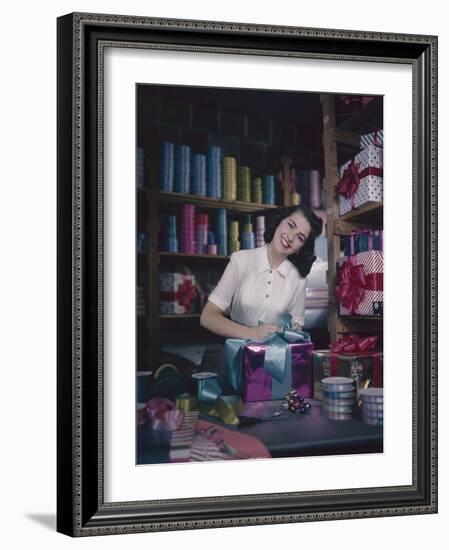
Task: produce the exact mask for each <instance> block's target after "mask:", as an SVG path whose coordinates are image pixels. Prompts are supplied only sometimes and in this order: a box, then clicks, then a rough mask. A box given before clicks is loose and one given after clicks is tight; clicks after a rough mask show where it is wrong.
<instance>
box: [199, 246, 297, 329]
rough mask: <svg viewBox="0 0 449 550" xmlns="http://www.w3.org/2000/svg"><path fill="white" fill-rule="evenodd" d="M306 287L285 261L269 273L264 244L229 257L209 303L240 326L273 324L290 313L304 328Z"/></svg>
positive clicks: (292, 267)
mask: <svg viewBox="0 0 449 550" xmlns="http://www.w3.org/2000/svg"><path fill="white" fill-rule="evenodd" d="M306 283H307V279H306V278H304V277H301V275H300V274H299V272H298V270H297V269H296V267H295V266H294V265H293V264H292V263H291V262H290V260H288V259H285V260H284V261H283V262H282V263H281V264H280V265H279V267H278V268H277V269H273V270H272V269H271V268H270V264H269V262H268V255H267V245H266V244H265V245H264V246H261V247H259V248H253V249H251V250H239V251H238V252H234V253H233V254H231V258H230V261H229V263H228V265H227V266H226V269H225V271H224V273H223V275H222V277H221V279H220V281H219V283H218V285H217V286H216V288H215V289H214V291H213V292H212V294H211V295H210V296H209V300H210V301H211V302H212V303H213V304H215V305H216V306H218V307H219V308H220V309H221V310H222V311H223V312H224V313H225V314H227V315H229V316H230V318H231V319H232V320H233V321H236V322H237V323H241V324H243V325H247V326H251V327H255V326H257V325H258V324H259V321H261V322H262V323H264V324H270V323H273V324H276V323H277V322H278V320H279V317H280V315H282V314H284V313H290V314H291V315H292V317H293V320H294V321H296V322H298V323H299V324H300V325H301V327H303V326H304V315H305V300H306Z"/></svg>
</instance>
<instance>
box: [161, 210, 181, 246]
mask: <svg viewBox="0 0 449 550" xmlns="http://www.w3.org/2000/svg"><path fill="white" fill-rule="evenodd" d="M164 251H165V252H179V248H178V237H177V234H176V216H168V218H167V223H166V225H165V228H164Z"/></svg>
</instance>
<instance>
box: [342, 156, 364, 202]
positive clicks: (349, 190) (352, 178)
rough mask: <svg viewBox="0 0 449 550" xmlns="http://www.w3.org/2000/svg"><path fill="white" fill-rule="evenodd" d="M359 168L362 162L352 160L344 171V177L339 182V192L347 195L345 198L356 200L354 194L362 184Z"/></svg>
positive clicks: (344, 195)
mask: <svg viewBox="0 0 449 550" xmlns="http://www.w3.org/2000/svg"><path fill="white" fill-rule="evenodd" d="M359 168H360V164H357V163H356V162H354V160H351V162H350V163H349V164H348V166H347V167H346V168H345V170H344V172H343V177H342V178H341V180H340V181H339V183H338V192H339V193H340V195H342V196H343V197H345V199H352V201H354V195H355V194H356V192H357V189H358V188H359V185H360V174H359Z"/></svg>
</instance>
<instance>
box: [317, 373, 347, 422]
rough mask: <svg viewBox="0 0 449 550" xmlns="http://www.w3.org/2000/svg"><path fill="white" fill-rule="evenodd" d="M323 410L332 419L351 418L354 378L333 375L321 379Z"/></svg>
mask: <svg viewBox="0 0 449 550" xmlns="http://www.w3.org/2000/svg"><path fill="white" fill-rule="evenodd" d="M321 383H322V385H323V397H324V399H323V412H324V414H325V415H326V416H327V418H329V419H330V420H351V418H352V411H353V408H354V400H355V390H354V381H353V380H352V378H346V377H344V376H331V377H329V378H323V379H322V380H321Z"/></svg>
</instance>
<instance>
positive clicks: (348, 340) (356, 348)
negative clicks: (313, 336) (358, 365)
mask: <svg viewBox="0 0 449 550" xmlns="http://www.w3.org/2000/svg"><path fill="white" fill-rule="evenodd" d="M377 338H378V337H377V336H366V337H364V338H360V336H357V335H356V334H350V335H348V336H344V337H342V338H340V339H339V340H337V341H336V342H334V343H333V344H331V351H332V352H333V353H341V352H346V353H356V352H364V351H369V350H372V349H374V348H375V347H376V344H377Z"/></svg>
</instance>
